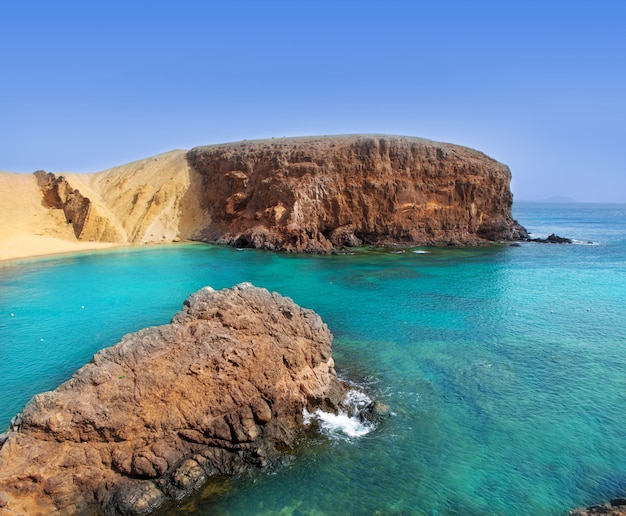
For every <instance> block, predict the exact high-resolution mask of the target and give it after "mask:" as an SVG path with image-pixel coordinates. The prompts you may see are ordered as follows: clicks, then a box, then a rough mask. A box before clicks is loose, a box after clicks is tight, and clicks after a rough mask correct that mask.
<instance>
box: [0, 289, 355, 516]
mask: <svg viewBox="0 0 626 516" xmlns="http://www.w3.org/2000/svg"><path fill="white" fill-rule="evenodd" d="M331 342H332V336H331V334H330V332H329V330H328V328H327V326H326V325H325V324H324V323H323V322H322V320H321V319H320V317H319V316H318V315H317V314H315V313H314V312H312V311H310V310H305V309H302V308H300V307H299V306H297V305H296V304H294V303H293V301H291V300H290V299H288V298H283V297H281V296H279V295H278V294H270V293H269V292H267V291H266V290H263V289H258V288H255V287H253V286H252V285H250V284H241V285H238V286H237V287H234V288H232V289H225V290H222V291H214V290H212V289H210V288H205V289H203V290H200V291H199V292H197V293H195V294H193V295H192V296H190V298H189V299H188V300H187V301H186V302H185V305H184V308H183V310H182V311H181V312H179V313H178V314H177V315H176V316H175V317H174V318H173V320H172V323H171V324H170V325H166V326H161V327H153V328H148V329H146V330H142V331H140V332H138V333H135V334H131V335H128V336H126V337H124V338H123V339H122V341H121V342H120V343H119V344H117V345H115V346H113V347H111V348H107V349H104V350H102V351H100V352H99V353H98V354H96V355H95V357H94V359H93V361H92V362H91V363H90V364H88V365H86V366H84V367H83V368H81V369H80V370H79V371H78V372H76V373H75V374H74V376H73V377H72V379H70V380H69V381H68V382H66V383H65V384H63V385H61V386H60V387H59V388H58V389H56V390H55V391H52V392H47V393H43V394H39V395H37V396H35V397H34V398H33V399H32V400H31V401H30V402H29V403H28V404H27V406H26V407H25V409H24V411H23V412H22V414H21V415H20V416H19V417H18V418H16V420H15V421H14V424H13V428H12V429H11V430H10V431H9V432H8V433H7V434H4V436H2V439H0V513H4V511H6V513H7V514H50V513H54V512H59V513H62V514H74V513H86V512H88V511H91V510H96V509H97V508H100V509H101V510H104V511H105V512H107V513H115V514H119V513H121V514H142V513H144V514H145V513H146V512H150V511H151V510H153V509H154V508H156V507H158V506H160V505H161V504H163V503H164V501H165V500H166V499H168V498H169V499H172V500H179V499H180V498H182V497H183V496H185V495H186V494H188V493H190V492H191V491H193V490H195V489H197V488H198V487H199V486H201V485H202V484H203V483H204V482H205V481H206V479H207V477H209V476H210V475H214V474H232V473H235V472H238V471H241V470H242V469H243V468H245V467H247V466H249V465H258V466H265V465H267V464H270V463H271V462H272V461H274V460H276V459H278V458H279V457H280V455H281V453H284V451H285V450H288V449H290V448H291V447H293V446H294V443H295V439H296V436H297V435H298V432H299V429H300V428H301V425H302V414H303V409H304V408H305V407H306V408H307V409H309V410H311V411H312V410H314V409H316V408H322V409H325V410H336V409H337V408H338V407H339V406H340V404H341V402H342V400H343V398H344V395H345V393H346V387H345V385H344V384H343V383H341V382H340V381H339V380H338V379H337V376H336V373H335V370H334V365H333V359H332V356H331ZM2 441H4V442H3V443H2Z"/></svg>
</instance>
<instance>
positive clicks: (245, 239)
mask: <svg viewBox="0 0 626 516" xmlns="http://www.w3.org/2000/svg"><path fill="white" fill-rule="evenodd" d="M36 175H37V180H38V183H39V189H40V193H39V194H40V195H41V204H42V206H44V207H45V208H46V210H45V212H44V213H41V214H40V213H39V211H40V210H33V208H32V206H31V207H30V208H29V206H30V205H29V204H28V203H24V204H23V207H22V208H20V206H21V205H19V204H16V203H11V206H12V208H11V210H10V214H8V215H7V217H8V216H9V215H10V217H12V218H15V216H16V211H19V210H20V209H22V210H23V214H22V218H23V219H24V220H30V222H29V224H20V225H21V226H24V227H27V228H28V231H31V232H32V234H34V235H39V236H49V237H55V238H59V239H61V238H62V239H63V240H67V241H69V240H71V241H73V242H74V243H77V242H81V243H82V244H85V243H87V242H110V243H114V244H126V243H130V244H134V243H153V242H172V241H178V240H201V241H207V242H216V243H222V244H229V245H235V246H240V247H256V248H266V249H277V250H286V251H294V252H317V253H327V252H331V251H333V250H335V249H338V248H343V247H352V246H359V245H362V244H373V245H386V244H392V245H404V246H412V245H445V244H462V245H475V244H481V243H485V242H489V241H499V240H518V239H526V238H527V234H526V231H525V230H524V228H522V227H521V226H520V225H519V224H517V222H516V221H514V220H513V219H512V217H511V205H512V195H511V192H510V188H509V186H510V180H511V174H510V171H509V169H508V167H506V166H505V165H502V164H501V163H498V162H497V161H495V160H493V159H491V158H489V157H488V156H486V155H485V154H482V153H481V152H478V151H475V150H472V149H468V148H466V147H461V146H458V145H452V144H447V143H438V142H433V141H430V140H424V139H421V138H411V137H403V136H375V135H365V136H359V135H353V136H325V137H306V138H280V139H271V140H259V141H243V142H238V143H229V144H223V145H212V146H208V147H197V148H195V149H192V150H191V151H184V150H178V151H171V152H168V153H164V154H160V155H158V156H154V157H152V158H147V159H143V160H139V161H135V162H133V163H129V164H126V165H122V166H119V167H114V168H111V169H108V170H105V171H103V172H99V173H96V174H63V175H58V174H56V175H55V174H46V173H45V172H37V173H36ZM14 176H15V175H8V174H5V175H4V177H2V176H0V180H3V181H2V182H3V183H10V181H11V180H13V178H14ZM33 184H34V182H33ZM29 195H31V194H29ZM31 204H32V203H31ZM34 211H37V217H35V216H34ZM2 213H3V212H2V210H0V227H2V225H3V220H2V217H3V215H2ZM40 215H44V216H40ZM4 224H5V225H6V226H7V227H8V226H9V224H10V221H9V220H5V221H4ZM61 225H62V226H67V227H65V228H64V227H60V226H61ZM11 227H15V224H12V225H11ZM31 228H34V229H31ZM70 228H71V230H70ZM0 244H2V235H1V234H0ZM6 245H12V244H10V243H7V244H6ZM66 245H67V244H66ZM68 250H69V249H68Z"/></svg>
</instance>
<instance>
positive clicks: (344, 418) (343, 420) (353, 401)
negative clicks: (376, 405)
mask: <svg viewBox="0 0 626 516" xmlns="http://www.w3.org/2000/svg"><path fill="white" fill-rule="evenodd" d="M371 401H372V400H371V399H370V398H369V397H368V396H367V395H366V394H365V393H362V392H360V391H357V390H354V389H353V390H350V391H349V392H348V394H347V395H346V398H345V400H344V404H345V405H346V406H347V407H348V409H349V411H350V412H351V413H353V414H354V415H352V416H350V415H349V414H348V412H346V411H343V410H340V411H339V412H338V413H337V414H333V413H332V412H324V411H323V410H321V409H317V410H315V412H312V413H311V412H309V411H308V410H307V409H306V407H305V408H304V410H303V411H302V415H303V416H304V424H305V425H309V424H310V423H311V422H312V421H313V420H315V421H317V422H318V424H319V427H320V429H321V431H322V432H323V433H324V434H326V435H328V436H329V437H334V438H342V437H344V438H345V437H348V438H355V437H362V436H364V435H366V434H368V433H369V432H371V431H372V430H373V429H374V425H373V424H372V423H370V422H369V421H362V420H361V418H360V417H359V416H358V412H359V410H361V409H362V408H364V407H365V406H366V405H367V404H368V403H370V402H371Z"/></svg>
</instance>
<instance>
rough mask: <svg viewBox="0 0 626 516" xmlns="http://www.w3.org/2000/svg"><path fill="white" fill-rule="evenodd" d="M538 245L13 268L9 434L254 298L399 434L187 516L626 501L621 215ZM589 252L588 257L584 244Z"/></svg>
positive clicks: (561, 222) (341, 440)
mask: <svg viewBox="0 0 626 516" xmlns="http://www.w3.org/2000/svg"><path fill="white" fill-rule="evenodd" d="M515 216H516V218H517V219H518V220H519V221H520V222H521V223H522V224H524V225H525V226H526V227H527V228H528V229H529V230H530V231H531V232H533V233H534V234H535V235H538V236H545V235H547V234H548V233H551V232H556V233H557V234H559V235H562V236H568V237H573V238H575V239H576V240H577V242H580V243H578V244H575V245H548V244H533V243H524V244H522V245H521V246H520V247H511V246H502V247H489V248H480V249H457V248H445V249H426V248H423V249H414V250H406V251H404V252H394V251H393V250H385V251H382V250H371V249H370V250H360V251H358V252H355V254H353V255H350V256H330V257H323V256H292V255H285V254H273V253H269V252H260V251H252V250H236V249H230V248H220V247H216V246H209V245H202V244H185V245H172V246H162V247H150V248H140V249H131V250H119V249H118V250H111V251H104V252H97V253H86V254H80V255H72V256H63V257H55V258H47V259H38V260H26V261H19V262H7V263H5V264H3V265H0V427H2V428H5V427H6V426H7V425H8V423H9V421H10V419H11V417H12V416H13V415H15V414H16V413H17V412H19V411H20V410H21V409H22V407H23V406H24V404H25V403H26V402H27V401H28V399H30V397H31V396H32V395H34V394H35V393H37V392H41V391H44V390H49V389H53V388H55V387H56V386H57V385H58V384H59V383H61V382H63V381H64V380H66V379H68V378H69V377H70V376H71V374H72V372H73V371H75V370H76V369H77V368H79V367H80V366H81V365H82V364H84V363H85V362H87V361H89V360H90V358H91V356H92V355H93V354H94V353H95V352H96V351H97V350H99V349H101V348H102V347H106V346H109V345H112V344H114V343H116V342H117V341H119V339H120V337H121V336H122V335H123V334H125V333H128V332H131V331H135V330H138V329H140V328H143V327H145V326H148V325H155V324H164V323H167V322H169V320H170V319H171V317H172V316H173V315H174V313H175V312H176V311H177V310H179V309H180V307H181V305H182V302H183V301H184V299H185V298H186V297H187V296H188V295H189V294H190V293H191V292H193V291H195V290H197V289H199V288H201V287H203V286H205V285H211V286H213V287H214V288H223V287H229V286H232V285H234V284H236V283H239V282H241V281H250V282H252V283H254V284H255V285H257V286H261V287H265V288H268V289H269V290H275V291H278V292H280V293H281V294H283V295H287V296H289V297H291V298H293V299H294V300H295V301H296V302H297V303H299V304H301V305H303V306H306V307H309V308H312V309H314V310H315V311H317V312H318V313H319V314H320V315H321V316H322V317H323V318H324V320H325V321H326V323H327V324H328V325H329V327H330V328H331V330H332V332H333V333H334V335H335V344H334V354H335V361H336V365H337V370H338V372H339V373H340V375H341V376H342V377H344V378H345V379H347V380H350V381H353V382H356V383H357V384H359V385H360V386H361V387H362V388H363V389H365V390H366V392H367V393H368V394H369V395H370V396H371V397H374V398H378V399H380V400H382V401H383V402H384V403H386V404H387V405H389V406H390V408H391V410H392V411H393V416H392V417H391V418H390V419H389V420H388V421H386V422H385V423H384V424H382V425H381V426H379V427H378V428H377V429H376V430H374V431H372V432H370V433H369V434H367V435H365V436H363V437H360V438H348V437H345V436H341V435H336V434H334V435H332V436H328V435H318V436H317V437H312V438H310V439H308V440H307V441H306V442H304V443H303V445H302V446H301V448H300V449H299V450H298V453H297V456H296V458H295V459H294V460H289V461H286V463H285V465H284V466H283V467H281V468H277V469H275V470H273V471H268V472H261V473H257V474H251V475H247V476H244V477H242V478H237V479H234V480H232V481H229V482H222V483H219V484H218V485H212V486H211V488H210V489H209V490H207V491H210V492H211V493H212V494H213V496H211V497H210V498H203V497H202V496H198V497H197V499H195V500H192V501H191V502H189V503H188V504H186V505H185V506H184V507H181V508H179V509H178V511H182V510H186V511H189V512H190V513H194V514H224V515H240V514H276V513H283V514H311V515H320V514H428V515H431V514H439V515H447V514H464V515H473V514H475V515H483V514H498V515H500V514H502V515H509V514H516V515H525V514H528V515H531V514H542V515H543V514H545V515H551V514H566V513H567V510H568V509H571V508H573V507H576V506H580V505H588V504H591V503H595V502H599V501H601V500H604V499H607V498H611V497H615V496H623V495H625V494H626V424H624V422H625V421H626V311H625V309H624V301H625V300H626V206H624V205H547V204H519V205H516V206H515ZM588 242H593V245H592V244H589V243H588Z"/></svg>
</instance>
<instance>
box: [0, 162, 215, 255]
mask: <svg viewBox="0 0 626 516" xmlns="http://www.w3.org/2000/svg"><path fill="white" fill-rule="evenodd" d="M55 175H56V177H59V176H64V177H65V179H66V180H67V182H68V184H69V186H70V187H71V188H72V189H77V190H78V191H79V192H80V193H81V194H82V195H83V196H85V197H87V198H89V200H90V201H91V203H90V206H89V212H88V216H87V220H86V222H85V225H84V228H83V230H82V232H81V234H80V239H78V238H77V237H76V236H75V234H74V230H73V227H72V225H71V224H70V223H68V221H67V220H66V217H65V215H64V213H63V210H62V209H55V208H49V207H46V206H45V203H44V200H43V194H42V190H41V188H40V186H39V185H38V184H37V178H36V177H35V176H34V175H33V174H14V173H9V172H0V260H7V259H12V258H21V257H27V256H35V255H45V254H52V253H59V252H73V251H79V250H82V249H95V248H101V247H107V246H111V245H126V244H135V243H151V242H172V241H176V240H185V239H189V238H193V235H194V234H195V233H196V232H197V231H199V229H200V227H198V225H199V224H200V221H203V222H206V220H207V217H208V215H207V213H206V211H204V210H203V209H202V208H201V203H200V198H199V196H200V195H201V188H200V187H199V183H200V179H199V177H198V176H197V174H196V173H195V172H194V171H193V170H191V169H190V167H189V165H188V164H187V160H186V151H184V150H176V151H171V152H167V153H165V154H160V155H158V156H154V157H151V158H147V159H143V160H139V161H135V162H133V163H129V164H126V165H122V166H119V167H114V168H111V169H108V170H105V171H103V172H98V173H95V174H74V173H68V174H63V173H55Z"/></svg>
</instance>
